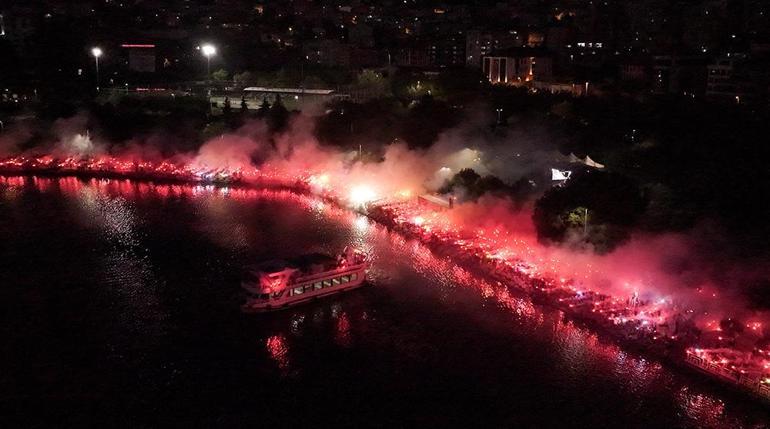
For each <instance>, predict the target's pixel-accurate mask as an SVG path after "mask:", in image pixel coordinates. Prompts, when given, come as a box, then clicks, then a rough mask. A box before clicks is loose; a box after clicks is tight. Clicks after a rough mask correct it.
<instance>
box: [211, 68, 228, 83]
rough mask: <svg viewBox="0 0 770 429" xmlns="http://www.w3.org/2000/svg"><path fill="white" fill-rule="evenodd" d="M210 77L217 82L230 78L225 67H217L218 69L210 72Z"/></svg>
mask: <svg viewBox="0 0 770 429" xmlns="http://www.w3.org/2000/svg"><path fill="white" fill-rule="evenodd" d="M211 78H212V79H214V80H215V81H217V82H224V81H226V80H227V79H229V78H230V74H229V73H227V70H225V69H219V70H216V71H215V72H214V73H211Z"/></svg>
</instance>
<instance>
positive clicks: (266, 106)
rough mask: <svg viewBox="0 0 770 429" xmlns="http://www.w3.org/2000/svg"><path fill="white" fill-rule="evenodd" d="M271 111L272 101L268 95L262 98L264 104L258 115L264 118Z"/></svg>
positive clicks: (261, 105)
mask: <svg viewBox="0 0 770 429" xmlns="http://www.w3.org/2000/svg"><path fill="white" fill-rule="evenodd" d="M268 113H270V103H269V102H268V101H267V97H264V98H262V104H260V105H259V108H258V109H257V117H259V118H264V117H266V116H267V114H268Z"/></svg>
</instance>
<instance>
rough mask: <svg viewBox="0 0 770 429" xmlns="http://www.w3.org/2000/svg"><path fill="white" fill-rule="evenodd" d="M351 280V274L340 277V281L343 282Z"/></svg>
mask: <svg viewBox="0 0 770 429" xmlns="http://www.w3.org/2000/svg"><path fill="white" fill-rule="evenodd" d="M349 281H350V276H342V277H340V282H341V283H347V282H349Z"/></svg>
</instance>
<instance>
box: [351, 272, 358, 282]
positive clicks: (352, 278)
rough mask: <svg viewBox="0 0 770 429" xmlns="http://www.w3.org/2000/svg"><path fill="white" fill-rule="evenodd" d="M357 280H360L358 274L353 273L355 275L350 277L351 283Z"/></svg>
mask: <svg viewBox="0 0 770 429" xmlns="http://www.w3.org/2000/svg"><path fill="white" fill-rule="evenodd" d="M357 278H358V273H353V274H351V275H350V281H351V282H352V281H353V280H355V279H357Z"/></svg>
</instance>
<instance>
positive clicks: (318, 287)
mask: <svg viewBox="0 0 770 429" xmlns="http://www.w3.org/2000/svg"><path fill="white" fill-rule="evenodd" d="M322 287H323V283H321V282H315V283H313V289H321V288H322Z"/></svg>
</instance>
